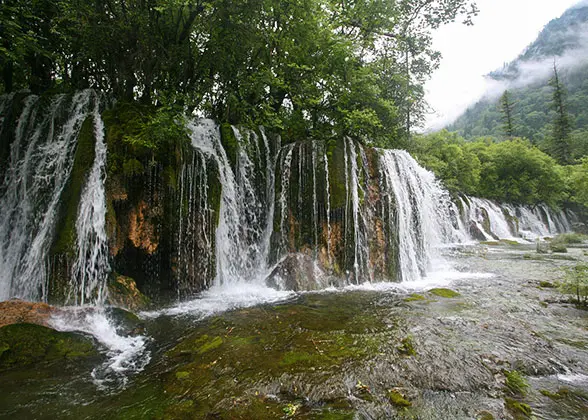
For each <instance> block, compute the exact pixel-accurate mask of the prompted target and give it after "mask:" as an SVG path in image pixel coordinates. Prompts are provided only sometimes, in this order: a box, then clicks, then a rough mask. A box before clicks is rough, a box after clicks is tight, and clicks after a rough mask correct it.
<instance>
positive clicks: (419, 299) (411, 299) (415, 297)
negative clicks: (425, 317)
mask: <svg viewBox="0 0 588 420" xmlns="http://www.w3.org/2000/svg"><path fill="white" fill-rule="evenodd" d="M403 300H404V301H405V302H422V301H426V300H427V298H426V297H424V296H423V295H419V294H417V293H413V294H412V295H410V296H409V297H407V298H404V299H403Z"/></svg>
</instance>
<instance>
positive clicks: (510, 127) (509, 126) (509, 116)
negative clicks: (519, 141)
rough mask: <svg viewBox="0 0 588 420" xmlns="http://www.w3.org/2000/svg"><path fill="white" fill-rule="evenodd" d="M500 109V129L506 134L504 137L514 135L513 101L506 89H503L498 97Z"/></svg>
mask: <svg viewBox="0 0 588 420" xmlns="http://www.w3.org/2000/svg"><path fill="white" fill-rule="evenodd" d="M500 110H501V112H502V122H503V124H502V130H503V131H504V134H506V137H508V138H511V137H513V136H514V122H513V111H514V103H513V102H512V100H511V98H510V94H509V92H508V90H505V91H504V94H503V95H502V96H501V97H500Z"/></svg>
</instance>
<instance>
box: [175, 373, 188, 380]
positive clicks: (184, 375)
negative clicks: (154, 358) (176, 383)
mask: <svg viewBox="0 0 588 420" xmlns="http://www.w3.org/2000/svg"><path fill="white" fill-rule="evenodd" d="M189 377H190V372H184V371H182V372H176V379H180V380H181V379H188V378H189Z"/></svg>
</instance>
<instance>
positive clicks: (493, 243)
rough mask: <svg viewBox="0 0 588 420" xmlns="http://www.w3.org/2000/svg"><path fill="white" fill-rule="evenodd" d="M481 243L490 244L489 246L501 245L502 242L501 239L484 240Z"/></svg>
mask: <svg viewBox="0 0 588 420" xmlns="http://www.w3.org/2000/svg"><path fill="white" fill-rule="evenodd" d="M480 244H482V245H488V246H498V245H500V242H499V241H482V242H480Z"/></svg>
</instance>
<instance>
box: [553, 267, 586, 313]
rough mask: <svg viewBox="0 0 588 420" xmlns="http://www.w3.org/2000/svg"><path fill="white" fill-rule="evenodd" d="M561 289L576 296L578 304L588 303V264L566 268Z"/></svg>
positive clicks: (584, 304)
mask: <svg viewBox="0 0 588 420" xmlns="http://www.w3.org/2000/svg"><path fill="white" fill-rule="evenodd" d="M560 291H561V292H562V293H565V294H568V295H572V296H574V298H575V300H576V303H577V304H579V305H583V306H586V305H588V264H577V265H575V266H574V267H569V268H566V270H565V277H564V280H563V282H562V283H561V284H560Z"/></svg>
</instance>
